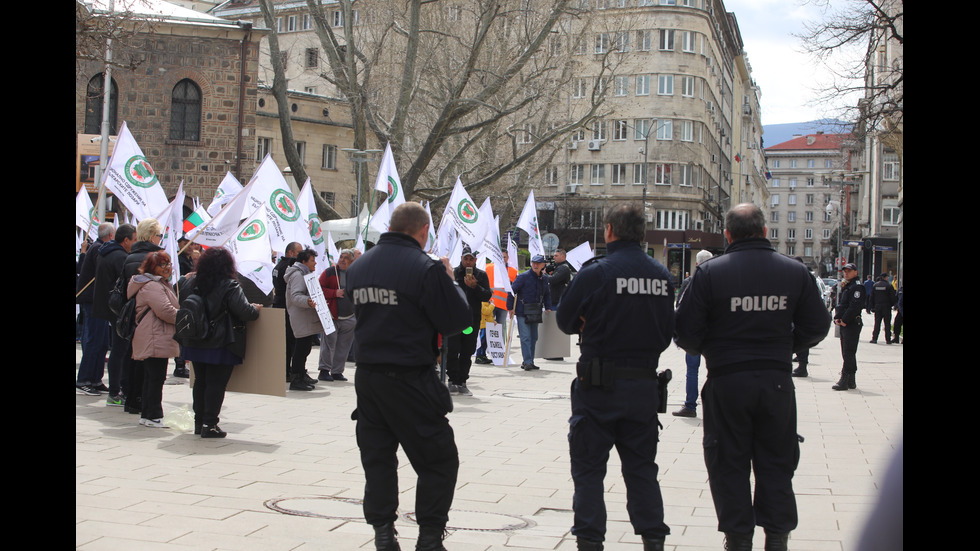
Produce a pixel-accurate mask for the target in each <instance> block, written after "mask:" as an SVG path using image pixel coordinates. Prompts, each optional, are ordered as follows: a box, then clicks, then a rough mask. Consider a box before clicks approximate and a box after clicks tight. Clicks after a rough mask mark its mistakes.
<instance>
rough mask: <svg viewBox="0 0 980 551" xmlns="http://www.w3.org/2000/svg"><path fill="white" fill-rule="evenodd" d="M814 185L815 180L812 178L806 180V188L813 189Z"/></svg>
mask: <svg viewBox="0 0 980 551" xmlns="http://www.w3.org/2000/svg"><path fill="white" fill-rule="evenodd" d="M815 183H816V180H815V179H814V178H807V179H806V187H813V184H815Z"/></svg>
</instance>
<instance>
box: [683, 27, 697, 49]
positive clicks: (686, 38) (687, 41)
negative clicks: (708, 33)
mask: <svg viewBox="0 0 980 551" xmlns="http://www.w3.org/2000/svg"><path fill="white" fill-rule="evenodd" d="M694 37H695V33H694V32H693V31H683V32H682V33H681V50H682V51H684V52H688V53H691V54H693V53H694V42H695V41H694Z"/></svg>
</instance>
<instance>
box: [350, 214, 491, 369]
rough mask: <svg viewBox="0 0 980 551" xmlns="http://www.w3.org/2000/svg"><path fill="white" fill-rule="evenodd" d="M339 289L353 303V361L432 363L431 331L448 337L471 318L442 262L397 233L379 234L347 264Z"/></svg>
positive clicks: (435, 347) (434, 340)
mask: <svg viewBox="0 0 980 551" xmlns="http://www.w3.org/2000/svg"><path fill="white" fill-rule="evenodd" d="M344 292H345V293H346V294H347V295H348V296H350V297H351V300H352V301H353V302H354V315H355V317H356V318H357V325H356V326H355V330H354V331H355V333H354V334H355V339H354V346H355V351H354V356H355V357H356V358H357V364H358V365H362V364H363V365H379V366H381V365H383V366H404V367H421V366H432V365H434V364H435V358H436V354H437V353H438V345H437V342H438V341H437V335H438V334H442V335H443V336H446V337H449V336H452V335H455V334H457V333H459V332H460V331H462V330H463V329H465V328H467V327H469V326H470V325H471V324H472V323H473V319H472V316H471V315H470V306H469V304H467V302H466V297H465V296H464V294H463V291H462V290H461V289H460V288H459V286H457V285H456V283H455V282H453V280H452V279H451V278H450V277H449V274H448V273H446V268H445V266H444V265H443V263H442V262H441V261H440V260H439V259H438V258H436V257H434V256H430V255H428V254H426V253H425V252H424V251H422V248H421V247H419V244H418V242H417V241H415V239H414V238H413V237H411V236H410V235H406V234H403V233H397V232H387V233H384V234H382V235H381V238H380V239H379V240H378V244H377V245H375V246H374V247H372V248H371V250H369V251H368V252H366V253H364V254H363V255H361V257H360V258H358V259H357V261H355V262H354V263H353V264H351V266H350V268H349V269H348V270H347V284H346V286H345V288H344Z"/></svg>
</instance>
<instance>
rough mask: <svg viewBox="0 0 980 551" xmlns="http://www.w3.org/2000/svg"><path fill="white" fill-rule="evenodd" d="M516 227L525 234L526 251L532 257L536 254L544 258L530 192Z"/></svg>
mask: <svg viewBox="0 0 980 551" xmlns="http://www.w3.org/2000/svg"><path fill="white" fill-rule="evenodd" d="M517 227H518V228H520V229H522V230H524V231H526V232H527V251H528V252H529V253H531V256H532V257H533V256H534V255H536V254H540V255H541V256H544V243H543V242H542V241H541V231H540V230H539V229H538V211H537V208H535V203H534V191H533V190H532V191H531V192H530V193H529V194H528V196H527V201H526V202H525V203H524V210H523V211H521V217H520V218H519V219H518V220H517Z"/></svg>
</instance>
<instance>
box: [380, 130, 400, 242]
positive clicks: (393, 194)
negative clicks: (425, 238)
mask: <svg viewBox="0 0 980 551" xmlns="http://www.w3.org/2000/svg"><path fill="white" fill-rule="evenodd" d="M374 189H376V190H377V191H380V192H382V193H386V194H388V199H387V200H386V201H385V203H387V205H388V212H389V213H391V212H393V211H394V210H395V207H397V206H398V205H400V204H402V203H404V202H405V194H404V193H403V192H402V181H401V178H399V177H398V167H396V166H395V157H394V156H393V155H392V154H391V143H390V142H389V143H388V145H387V146H385V154H384V156H383V157H382V158H381V166H380V167H378V179H377V180H375V182H374ZM385 231H387V230H385Z"/></svg>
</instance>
